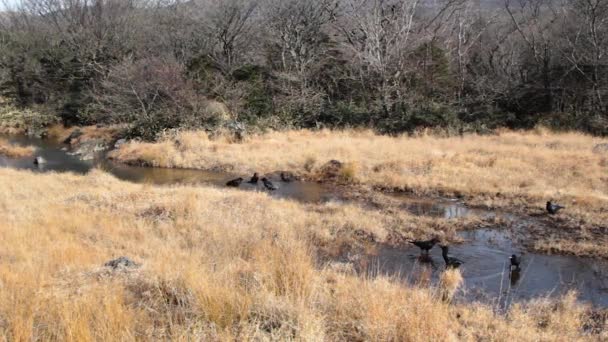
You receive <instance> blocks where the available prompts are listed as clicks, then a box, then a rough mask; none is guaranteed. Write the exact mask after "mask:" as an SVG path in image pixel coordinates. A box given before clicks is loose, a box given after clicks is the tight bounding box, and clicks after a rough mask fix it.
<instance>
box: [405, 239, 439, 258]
mask: <svg viewBox="0 0 608 342" xmlns="http://www.w3.org/2000/svg"><path fill="white" fill-rule="evenodd" d="M437 242H439V239H438V238H436V237H435V238H432V239H430V240H414V241H409V243H411V244H414V245H416V246H418V248H420V252H426V253H427V254H428V253H429V251H430V250H431V248H433V246H435V244H436V243H437Z"/></svg>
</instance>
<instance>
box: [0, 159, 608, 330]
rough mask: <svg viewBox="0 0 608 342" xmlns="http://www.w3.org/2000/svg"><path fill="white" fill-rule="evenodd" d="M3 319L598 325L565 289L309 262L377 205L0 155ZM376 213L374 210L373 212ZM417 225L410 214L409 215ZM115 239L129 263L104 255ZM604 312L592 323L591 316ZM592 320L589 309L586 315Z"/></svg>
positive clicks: (181, 325) (186, 324)
mask: <svg viewBox="0 0 608 342" xmlns="http://www.w3.org/2000/svg"><path fill="white" fill-rule="evenodd" d="M0 186H2V188H3V189H5V191H3V192H2V193H1V194H0V214H1V215H2V216H3V217H4V220H3V222H2V223H1V224H0V246H1V248H0V288H1V291H0V335H2V336H4V337H5V339H7V340H78V341H86V340H149V339H153V338H157V339H158V338H168V339H175V340H184V339H188V338H190V339H196V340H200V339H204V340H234V339H237V340H254V339H255V340H270V339H276V340H308V341H322V340H376V341H382V340H399V341H408V340H409V341H413V340H441V341H450V340H479V339H485V340H518V341H526V340H530V341H532V340H600V339H602V338H606V327H605V326H603V325H600V326H599V328H598V329H599V330H600V331H601V332H600V335H597V334H586V333H585V332H584V331H583V326H584V325H585V324H586V323H585V322H587V321H588V319H589V317H588V316H587V314H586V310H585V308H584V307H581V306H579V305H578V304H576V303H575V302H574V300H573V298H572V297H566V298H564V299H563V300H560V301H555V302H552V301H547V300H541V301H536V302H532V303H528V304H525V305H517V306H514V307H513V308H512V309H511V310H510V312H509V313H508V314H507V315H505V316H502V315H496V314H495V313H493V310H492V308H490V307H486V306H483V305H481V304H468V305H461V304H457V303H453V304H449V303H447V302H446V301H443V300H442V299H441V298H442V297H444V295H445V294H447V296H448V297H449V294H450V293H451V291H452V290H453V288H454V287H456V286H458V283H459V277H458V275H457V274H447V275H445V276H444V280H443V282H442V284H443V285H442V286H443V288H438V289H429V288H425V287H408V286H405V285H403V284H400V283H399V282H397V281H393V280H391V279H387V278H377V279H364V278H360V277H357V276H355V275H352V274H351V273H344V272H339V271H337V268H335V267H324V266H323V265H319V264H318V260H317V259H316V257H315V255H316V250H318V249H319V248H323V246H330V245H335V244H336V243H338V242H339V241H340V240H345V239H351V238H350V237H349V234H350V235H353V231H355V230H357V229H358V230H364V231H367V232H372V233H374V234H375V235H376V236H377V238H378V239H382V238H385V237H383V236H384V235H385V234H388V232H387V231H385V230H387V229H389V228H390V224H389V222H391V221H387V220H388V219H383V217H384V215H380V214H379V213H378V214H377V215H375V216H374V215H372V214H370V213H369V212H365V211H364V210H363V209H362V208H358V207H353V206H349V205H338V204H326V205H304V204H297V203H293V202H288V201H279V200H274V199H272V198H270V197H268V196H266V195H264V194H259V193H249V192H239V191H230V190H221V189H211V188H200V187H198V188H195V187H175V188H156V187H150V186H146V185H136V184H129V183H124V182H120V181H118V180H116V179H114V178H112V177H110V176H108V175H107V174H104V173H102V172H99V171H96V172H93V173H91V174H89V175H86V176H76V175H69V174H62V175H59V174H46V175H40V174H38V175H37V174H33V173H29V172H19V171H13V170H0ZM383 220H384V221H383ZM421 225H423V224H421ZM121 255H127V256H129V257H131V258H133V259H134V260H135V261H137V262H139V263H141V264H142V266H141V267H140V268H135V269H132V270H128V271H120V270H116V271H112V270H110V269H109V268H106V267H102V266H101V265H103V263H104V262H105V261H107V260H109V259H111V258H115V257H118V256H121ZM601 324H604V323H601ZM595 326H597V325H595Z"/></svg>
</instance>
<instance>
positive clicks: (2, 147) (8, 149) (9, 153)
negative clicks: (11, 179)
mask: <svg viewBox="0 0 608 342" xmlns="http://www.w3.org/2000/svg"><path fill="white" fill-rule="evenodd" d="M35 150H36V149H35V148H34V147H32V146H25V147H24V146H18V145H14V144H11V143H10V142H8V140H6V139H1V138H0V155H3V156H6V157H9V158H23V157H29V156H31V155H33V154H34V151H35Z"/></svg>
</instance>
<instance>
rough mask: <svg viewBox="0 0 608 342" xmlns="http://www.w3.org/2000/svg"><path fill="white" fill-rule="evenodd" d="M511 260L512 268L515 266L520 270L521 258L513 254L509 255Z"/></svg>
mask: <svg viewBox="0 0 608 342" xmlns="http://www.w3.org/2000/svg"><path fill="white" fill-rule="evenodd" d="M509 261H511V270H513V268H514V267H515V270H516V271H519V264H520V263H521V259H520V258H519V257H518V256H517V255H515V254H513V255H511V257H509Z"/></svg>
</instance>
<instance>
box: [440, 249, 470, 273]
mask: <svg viewBox="0 0 608 342" xmlns="http://www.w3.org/2000/svg"><path fill="white" fill-rule="evenodd" d="M439 247H441V256H442V257H443V261H445V268H458V267H460V265H462V264H464V261H462V260H460V259H458V258H454V257H451V256H449V255H448V249H449V247H448V246H439Z"/></svg>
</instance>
